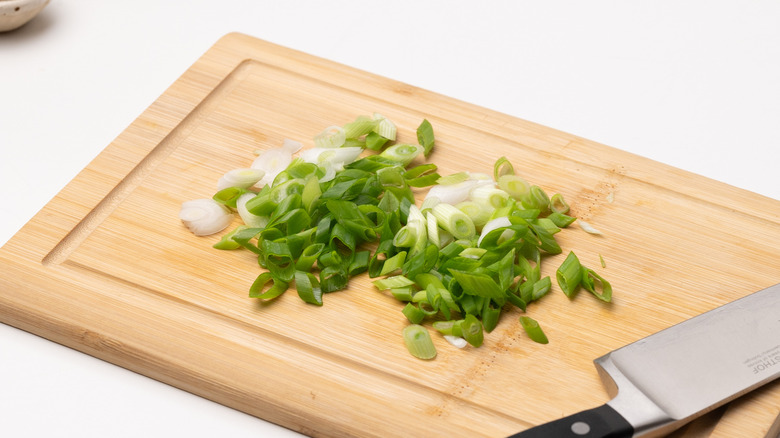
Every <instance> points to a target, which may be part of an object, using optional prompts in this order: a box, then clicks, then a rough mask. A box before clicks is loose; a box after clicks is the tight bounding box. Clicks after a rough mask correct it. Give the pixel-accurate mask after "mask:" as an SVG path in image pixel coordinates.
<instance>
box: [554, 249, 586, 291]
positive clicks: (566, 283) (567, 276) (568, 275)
mask: <svg viewBox="0 0 780 438" xmlns="http://www.w3.org/2000/svg"><path fill="white" fill-rule="evenodd" d="M555 277H556V279H557V280H558V286H560V288H561V290H562V291H563V293H564V294H566V296H567V297H569V298H572V297H573V296H574V294H575V293H576V292H577V288H578V287H579V286H580V283H581V282H582V265H581V264H580V259H579V258H577V256H576V255H575V254H574V251H571V252H569V255H568V256H566V259H565V260H564V261H563V263H561V266H560V267H558V270H557V271H556V272H555Z"/></svg>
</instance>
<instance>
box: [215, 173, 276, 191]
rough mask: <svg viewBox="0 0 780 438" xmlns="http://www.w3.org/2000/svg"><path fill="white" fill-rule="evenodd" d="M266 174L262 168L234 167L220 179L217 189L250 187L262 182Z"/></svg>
mask: <svg viewBox="0 0 780 438" xmlns="http://www.w3.org/2000/svg"><path fill="white" fill-rule="evenodd" d="M264 176H265V171H264V170H262V169H251V168H245V169H233V170H231V171H229V172H227V173H225V174H224V175H222V177H221V178H220V179H219V181H217V190H222V189H226V188H228V187H240V188H242V189H248V188H249V187H252V186H253V185H255V184H257V183H258V182H260V180H262V179H263V177H264Z"/></svg>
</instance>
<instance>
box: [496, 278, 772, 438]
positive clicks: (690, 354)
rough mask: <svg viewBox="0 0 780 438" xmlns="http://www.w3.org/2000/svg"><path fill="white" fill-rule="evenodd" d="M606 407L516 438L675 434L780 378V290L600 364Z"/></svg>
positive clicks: (673, 330)
mask: <svg viewBox="0 0 780 438" xmlns="http://www.w3.org/2000/svg"><path fill="white" fill-rule="evenodd" d="M594 363H595V365H596V368H597V369H598V372H599V376H600V377H601V379H602V381H603V383H604V385H605V386H606V388H607V391H608V393H609V394H610V396H612V397H613V398H612V399H611V400H610V401H608V402H607V403H606V404H604V405H602V406H599V407H596V408H593V409H589V410H585V411H582V412H580V413H576V414H573V415H570V416H568V417H565V418H561V419H558V420H554V421H551V422H549V423H546V424H542V425H539V426H536V427H533V428H531V429H528V430H525V431H523V432H520V433H517V434H514V435H512V436H511V437H510V438H537V437H540V438H541V437H560V438H566V437H571V438H597V437H603V438H605V437H609V438H622V437H649V436H660V435H664V434H668V433H670V432H672V431H674V430H675V429H677V428H679V427H681V426H683V425H684V424H686V423H687V422H689V421H692V420H693V419H695V418H697V417H699V416H701V415H703V414H705V413H707V412H709V411H711V410H713V409H715V408H717V407H718V406H721V405H723V404H725V403H728V402H729V401H731V400H733V399H735V398H737V397H739V396H741V395H744V394H746V393H748V392H750V391H752V390H754V389H756V388H758V387H760V386H762V385H764V384H766V383H769V382H770V381H772V380H775V379H777V378H778V377H779V376H780V284H777V285H774V286H771V287H768V288H766V289H763V290H760V291H758V292H754V293H752V294H750V295H748V296H746V297H744V298H741V299H738V300H736V301H733V302H731V303H728V304H725V305H723V306H720V307H718V308H715V309H713V310H710V311H709V312H706V313H703V314H701V315H699V316H696V317H694V318H691V319H689V320H686V321H683V322H681V323H678V324H676V325H674V326H671V327H669V328H667V329H665V330H662V331H660V332H658V333H655V334H653V335H650V336H648V337H646V338H643V339H640V340H638V341H636V342H634V343H632V344H629V345H626V346H624V347H621V348H619V349H617V350H615V351H612V352H610V353H608V354H606V355H604V356H602V357H599V358H598V359H596V360H595V361H594Z"/></svg>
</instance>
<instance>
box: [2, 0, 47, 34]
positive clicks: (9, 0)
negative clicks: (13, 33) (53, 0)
mask: <svg viewBox="0 0 780 438" xmlns="http://www.w3.org/2000/svg"><path fill="white" fill-rule="evenodd" d="M47 4H49V0H0V32H6V31H9V30H13V29H16V28H17V27H20V26H22V25H23V24H25V23H27V22H28V21H30V20H32V19H33V17H35V16H36V15H38V13H39V12H41V10H43V8H44V7H46V5H47Z"/></svg>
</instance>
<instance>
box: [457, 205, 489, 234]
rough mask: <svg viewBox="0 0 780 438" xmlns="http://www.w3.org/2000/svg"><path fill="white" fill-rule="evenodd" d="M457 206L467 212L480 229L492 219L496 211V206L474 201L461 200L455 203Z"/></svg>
mask: <svg viewBox="0 0 780 438" xmlns="http://www.w3.org/2000/svg"><path fill="white" fill-rule="evenodd" d="M455 207H456V208H457V209H458V210H460V211H462V212H464V213H466V215H467V216H468V217H470V218H471V221H472V222H474V226H475V227H477V228H478V229H482V227H484V226H485V224H486V223H487V222H488V221H489V220H490V216H491V215H492V214H493V212H494V211H495V208H493V207H491V206H489V205H485V204H479V203H476V202H474V201H463V202H459V203H457V204H455Z"/></svg>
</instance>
